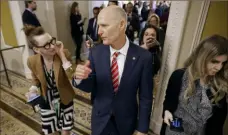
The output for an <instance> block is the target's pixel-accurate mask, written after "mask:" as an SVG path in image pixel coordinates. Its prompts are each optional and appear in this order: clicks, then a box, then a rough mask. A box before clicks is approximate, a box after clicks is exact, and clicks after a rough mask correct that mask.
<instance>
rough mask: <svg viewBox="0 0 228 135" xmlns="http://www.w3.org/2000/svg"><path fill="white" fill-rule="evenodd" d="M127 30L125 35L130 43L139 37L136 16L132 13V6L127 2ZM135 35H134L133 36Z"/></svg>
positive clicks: (138, 23)
mask: <svg viewBox="0 0 228 135" xmlns="http://www.w3.org/2000/svg"><path fill="white" fill-rule="evenodd" d="M126 11H127V18H128V19H127V30H126V34H127V37H128V38H129V39H130V41H131V42H133V41H134V40H135V38H137V37H138V36H139V30H140V22H139V17H138V14H135V13H133V12H132V11H133V4H132V3H131V2H129V3H128V4H127V10H126ZM135 33H136V35H135Z"/></svg>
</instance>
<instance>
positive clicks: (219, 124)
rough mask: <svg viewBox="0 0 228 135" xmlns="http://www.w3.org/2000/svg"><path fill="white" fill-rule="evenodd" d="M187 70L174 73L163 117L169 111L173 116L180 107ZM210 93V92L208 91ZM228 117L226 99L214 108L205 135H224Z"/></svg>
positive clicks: (163, 134)
mask: <svg viewBox="0 0 228 135" xmlns="http://www.w3.org/2000/svg"><path fill="white" fill-rule="evenodd" d="M184 72H185V69H178V70H176V71H174V72H173V74H172V75H171V77H170V79H169V83H168V86H167V90H166V97H165V101H164V103H163V117H164V111H165V110H168V111H170V112H171V113H172V114H173V113H174V112H175V111H176V109H177V106H178V100H179V94H180V90H181V85H182V84H181V82H182V77H183V74H184ZM208 92H209V91H208ZM211 94H212V93H207V95H208V97H211V96H212V95H211ZM226 115H227V103H226V97H224V98H223V99H222V100H221V101H220V102H219V106H214V107H213V115H212V116H211V117H210V118H209V119H208V120H207V123H206V127H205V135H223V125H224V123H225V120H226ZM165 130H166V124H165V123H163V125H162V129H161V133H160V135H165Z"/></svg>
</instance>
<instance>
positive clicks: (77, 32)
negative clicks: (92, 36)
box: [70, 13, 84, 38]
mask: <svg viewBox="0 0 228 135" xmlns="http://www.w3.org/2000/svg"><path fill="white" fill-rule="evenodd" d="M81 19H82V16H81V15H80V14H78V15H76V14H72V13H71V14H70V25H71V36H72V37H76V38H79V37H81V36H82V35H83V34H84V31H83V25H84V23H83V22H82V23H79V24H78V22H79V21H81Z"/></svg>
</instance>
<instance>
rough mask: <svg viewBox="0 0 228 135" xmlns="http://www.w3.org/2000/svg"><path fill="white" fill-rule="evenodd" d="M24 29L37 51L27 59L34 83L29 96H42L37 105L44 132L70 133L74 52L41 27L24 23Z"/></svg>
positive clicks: (64, 134) (47, 134)
mask: <svg viewBox="0 0 228 135" xmlns="http://www.w3.org/2000/svg"><path fill="white" fill-rule="evenodd" d="M23 30H24V32H25V34H26V36H27V40H28V42H29V43H30V44H29V45H31V48H32V49H33V50H34V51H35V52H36V53H37V54H36V55H33V56H30V57H29V58H28V60H27V63H28V67H29V69H30V70H31V71H32V86H31V88H30V90H29V92H28V93H26V97H27V98H28V100H29V101H30V99H31V98H32V96H33V97H34V95H40V98H39V100H38V101H36V104H38V106H39V108H40V113H41V122H42V131H43V133H44V134H45V135H52V134H55V133H58V132H61V135H70V130H71V129H72V128H73V98H74V95H75V93H74V90H73V88H72V86H71V84H70V82H69V79H71V78H72V76H73V74H74V67H73V65H72V64H71V55H70V53H69V51H68V50H66V49H64V45H63V44H62V42H60V41H56V38H54V37H52V36H51V35H50V34H48V33H46V32H45V31H44V29H43V28H42V27H33V26H25V27H24V29H23ZM34 100H35V99H34ZM32 102H33V101H30V102H29V103H32Z"/></svg>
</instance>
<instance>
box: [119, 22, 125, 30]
mask: <svg viewBox="0 0 228 135" xmlns="http://www.w3.org/2000/svg"><path fill="white" fill-rule="evenodd" d="M125 27H126V22H125V21H124V20H121V21H120V29H121V30H125V29H126V28H125Z"/></svg>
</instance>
